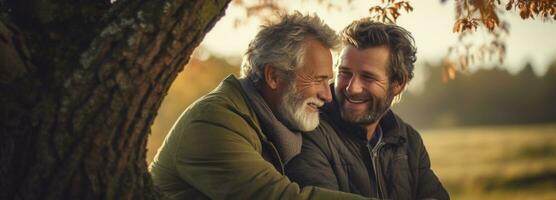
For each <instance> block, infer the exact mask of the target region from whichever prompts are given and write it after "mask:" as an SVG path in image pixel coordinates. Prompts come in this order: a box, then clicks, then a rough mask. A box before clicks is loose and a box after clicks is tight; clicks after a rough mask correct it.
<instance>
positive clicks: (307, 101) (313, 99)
mask: <svg viewBox="0 0 556 200" xmlns="http://www.w3.org/2000/svg"><path fill="white" fill-rule="evenodd" d="M305 104H315V105H316V106H317V107H322V106H324V101H322V100H320V99H318V98H316V97H309V98H307V99H305Z"/></svg>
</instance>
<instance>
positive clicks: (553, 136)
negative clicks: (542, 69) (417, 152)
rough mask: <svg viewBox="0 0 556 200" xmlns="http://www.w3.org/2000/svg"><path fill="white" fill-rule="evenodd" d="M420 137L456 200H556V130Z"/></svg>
mask: <svg viewBox="0 0 556 200" xmlns="http://www.w3.org/2000/svg"><path fill="white" fill-rule="evenodd" d="M421 133H422V134H423V139H424V141H425V144H426V146H427V149H428V151H429V155H430V158H431V161H432V167H433V170H434V171H435V172H436V174H437V175H438V176H439V178H440V179H441V180H442V182H443V183H444V185H445V186H446V187H447V189H448V191H449V192H450V194H451V196H452V198H453V199H556V124H550V125H527V126H499V127H492V126H489V127H475V128H453V129H435V130H423V131H421Z"/></svg>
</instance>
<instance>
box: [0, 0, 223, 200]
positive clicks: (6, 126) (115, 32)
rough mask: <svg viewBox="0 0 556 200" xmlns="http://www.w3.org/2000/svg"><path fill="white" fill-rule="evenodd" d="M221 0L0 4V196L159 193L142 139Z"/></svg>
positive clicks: (83, 196)
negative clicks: (155, 186) (148, 169)
mask: <svg viewBox="0 0 556 200" xmlns="http://www.w3.org/2000/svg"><path fill="white" fill-rule="evenodd" d="M229 1H230V0H206V1H205V0H196V1H186V0H165V1H162V0H146V1H131V0H118V1H116V2H115V3H114V4H111V3H110V1H106V0H105V1H99V0H89V1H86V0H85V1H80V2H81V3H80V4H79V5H74V4H75V3H74V1H69V0H68V1H54V0H19V1H17V0H14V1H6V0H0V6H1V8H0V11H1V12H2V13H1V15H0V61H1V62H0V93H1V95H0V133H1V135H0V137H1V138H2V139H1V141H0V163H2V165H0V177H2V178H0V191H1V192H0V199H159V198H162V195H160V194H159V193H158V192H156V189H155V188H154V187H153V184H152V181H151V178H150V175H149V174H148V171H147V163H146V161H145V155H146V141H147V136H148V135H149V133H150V126H151V124H152V123H153V119H154V118H155V116H156V112H157V110H158V108H159V106H160V104H161V102H162V99H163V98H164V96H165V95H166V92H167V91H168V89H169V87H170V84H171V83H172V82H173V80H174V79H175V77H176V76H177V74H178V72H180V71H181V70H182V69H183V67H184V65H185V64H186V63H187V61H188V60H189V56H190V55H191V53H192V51H193V50H194V48H195V47H197V46H198V45H199V43H200V41H201V40H202V38H203V37H204V35H205V34H206V33H207V32H208V31H209V30H210V29H211V28H212V27H213V26H214V24H215V23H216V21H217V20H218V19H220V17H222V16H223V15H224V11H225V9H226V7H227V5H228V3H229Z"/></svg>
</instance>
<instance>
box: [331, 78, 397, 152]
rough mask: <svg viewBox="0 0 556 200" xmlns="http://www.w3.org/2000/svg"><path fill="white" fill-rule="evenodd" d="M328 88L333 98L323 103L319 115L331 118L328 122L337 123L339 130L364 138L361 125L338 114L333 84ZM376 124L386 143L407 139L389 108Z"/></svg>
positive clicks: (364, 131) (395, 142) (363, 130)
mask: <svg viewBox="0 0 556 200" xmlns="http://www.w3.org/2000/svg"><path fill="white" fill-rule="evenodd" d="M330 88H331V91H332V97H333V99H332V102H330V103H327V104H325V105H324V107H323V109H322V110H321V115H324V116H325V117H328V118H330V119H331V120H329V122H330V123H335V124H336V125H338V127H340V130H347V132H349V133H353V134H355V137H357V138H359V139H364V140H366V135H365V133H366V130H365V129H364V128H363V127H361V126H359V125H356V124H353V123H349V122H346V121H344V120H343V119H342V117H341V115H340V106H339V104H338V101H337V97H336V94H335V92H334V84H331V85H330ZM378 124H379V126H380V128H381V129H382V141H384V142H385V143H386V144H395V145H401V144H403V143H405V142H406V141H407V136H406V135H405V134H402V132H403V130H402V128H401V124H400V120H399V119H398V117H397V116H396V115H395V114H394V112H392V110H391V109H388V111H386V114H384V116H383V117H382V118H381V119H380V121H379V122H378Z"/></svg>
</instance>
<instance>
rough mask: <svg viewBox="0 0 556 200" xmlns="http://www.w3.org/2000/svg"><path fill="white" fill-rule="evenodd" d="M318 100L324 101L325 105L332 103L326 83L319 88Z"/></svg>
mask: <svg viewBox="0 0 556 200" xmlns="http://www.w3.org/2000/svg"><path fill="white" fill-rule="evenodd" d="M319 98H320V99H321V100H323V101H325V102H326V103H329V102H331V101H332V93H331V91H330V87H329V86H328V83H325V84H323V86H322V87H321V91H320V92H319Z"/></svg>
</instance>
